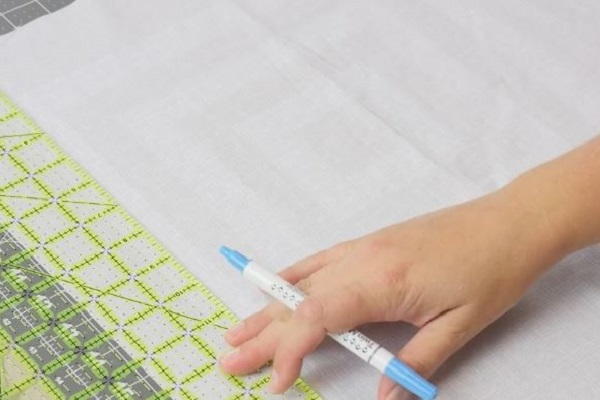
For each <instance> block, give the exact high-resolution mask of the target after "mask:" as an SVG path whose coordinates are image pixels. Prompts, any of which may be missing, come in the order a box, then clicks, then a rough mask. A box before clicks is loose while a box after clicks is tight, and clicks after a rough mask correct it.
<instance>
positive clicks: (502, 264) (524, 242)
mask: <svg viewBox="0 0 600 400" xmlns="http://www.w3.org/2000/svg"><path fill="white" fill-rule="evenodd" d="M516 199H517V197H516V196H512V194H511V193H510V191H507V190H506V191H499V192H496V193H494V194H491V195H488V196H485V197H483V198H480V199H478V200H475V201H472V202H469V203H465V204H462V205H459V206H455V207H452V208H449V209H445V210H441V211H438V212H435V213H432V214H428V215H425V216H422V217H419V218H415V219H412V220H409V221H407V222H404V223H400V224H397V225H393V226H390V227H388V228H385V229H382V230H380V231H377V232H374V233H372V234H369V235H366V236H364V237H362V238H359V239H355V240H351V241H348V242H344V243H341V244H339V245H336V246H334V247H332V248H331V249H328V250H325V251H322V252H319V253H317V254H315V255H313V256H311V257H308V258H307V259H305V260H303V261H300V262H299V263H297V264H295V265H293V266H291V267H289V268H288V269H286V270H284V271H283V272H282V273H281V276H282V277H283V278H284V279H286V280H288V281H290V282H292V283H295V284H297V285H298V286H299V287H300V288H301V289H302V290H303V291H304V292H306V293H307V295H308V296H307V298H306V300H305V301H304V302H303V303H302V304H301V305H300V306H299V308H298V309H297V310H296V311H295V312H291V311H289V310H288V309H286V308H285V306H283V305H281V304H280V303H272V304H270V305H269V306H267V307H265V308H264V309H263V310H262V311H259V312H258V313H256V314H254V315H252V316H251V317H249V318H247V319H246V320H245V321H243V322H242V323H240V325H238V326H237V327H235V328H233V329H232V330H230V331H229V332H228V333H227V335H226V339H227V341H228V342H229V343H230V344H231V345H232V346H234V347H236V350H235V351H234V352H233V353H230V354H228V355H226V356H225V357H224V358H222V359H221V365H222V368H223V369H224V370H225V371H226V372H229V373H233V374H245V373H249V372H252V371H254V370H256V369H258V368H259V367H260V366H262V365H263V364H265V363H266V362H268V361H269V360H271V359H273V377H272V382H271V383H270V389H271V390H272V391H274V392H276V393H279V392H282V391H284V390H286V389H287V388H288V387H289V386H290V385H292V384H293V382H294V381H295V380H296V378H297V377H298V375H299V373H300V368H301V364H302V359H303V357H304V356H306V355H307V354H308V353H310V352H312V351H313V350H314V349H315V348H316V347H317V346H318V345H319V343H320V342H321V341H322V340H323V339H324V338H325V336H326V334H327V332H340V331H344V330H348V329H352V328H354V327H356V326H359V325H362V324H365V323H369V322H376V321H406V322H408V323H411V324H413V325H415V326H417V327H419V328H420V329H419V331H418V332H417V334H416V335H415V336H414V337H413V338H412V339H411V340H410V341H409V342H408V343H407V344H406V346H404V348H403V349H402V350H401V351H400V352H399V354H398V356H399V357H400V358H401V359H402V360H403V361H405V362H406V363H407V364H409V365H410V366H412V367H413V368H414V369H415V370H416V371H417V372H419V373H421V374H422V375H424V376H430V375H431V374H433V372H434V371H435V370H436V369H437V368H438V367H439V366H440V365H441V363H443V362H444V361H445V360H446V359H447V358H448V357H449V356H450V355H451V354H453V353H454V352H455V351H456V350H457V349H459V348H460V347H461V346H462V345H463V344H465V343H466V342H467V341H468V340H469V339H471V338H472V337H473V336H474V335H476V334H477V333H478V332H480V331H481V330H482V329H483V328H485V327H486V326H487V325H488V324H490V323H491V322H493V321H494V320H495V319H497V318H498V317H499V316H501V315H502V314H503V313H504V312H505V311H506V310H507V309H509V308H510V307H511V306H512V305H514V304H515V303H516V302H517V301H518V300H519V299H520V297H521V296H522V295H523V293H524V291H525V290H526V289H527V287H529V285H530V284H531V283H532V282H534V280H535V279H536V278H537V277H538V276H539V274H540V273H542V272H543V271H544V269H545V268H546V267H547V266H548V265H551V264H552V263H553V262H554V261H556V260H557V259H558V258H560V257H561V256H562V255H563V254H562V252H561V251H560V246H554V245H553V244H554V243H557V242H556V241H554V240H552V238H550V237H544V236H545V235H544V234H540V232H545V231H547V230H546V229H544V228H545V225H544V224H546V223H547V221H546V220H545V219H543V218H540V216H539V215H538V214H536V213H528V212H525V211H524V210H523V212H520V210H522V208H521V207H519V204H518V201H517V200H516ZM349 311H351V312H349ZM392 390H394V391H395V392H394V394H390V392H392ZM399 391H400V389H399V388H398V389H397V388H395V387H394V385H393V383H392V382H391V381H389V380H387V379H386V378H384V379H383V380H382V383H381V385H380V389H379V398H380V399H384V398H386V396H388V395H389V396H391V398H394V397H393V396H394V395H396V394H397V395H398V396H400V393H399ZM397 392H398V393H397ZM398 396H396V397H397V398H398Z"/></svg>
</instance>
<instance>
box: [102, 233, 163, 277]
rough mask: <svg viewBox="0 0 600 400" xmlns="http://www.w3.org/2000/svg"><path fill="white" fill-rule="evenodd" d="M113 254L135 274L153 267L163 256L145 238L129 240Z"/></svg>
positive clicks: (139, 237)
mask: <svg viewBox="0 0 600 400" xmlns="http://www.w3.org/2000/svg"><path fill="white" fill-rule="evenodd" d="M112 253H113V254H114V255H115V256H116V257H117V258H118V259H119V260H120V261H121V262H122V263H123V265H124V266H126V268H127V269H128V270H129V271H130V272H133V273H138V272H139V271H140V270H142V269H143V268H145V267H149V266H151V265H152V264H153V263H154V262H156V261H157V260H158V259H159V257H160V256H161V254H160V252H159V251H158V250H157V249H156V248H155V247H154V246H153V245H152V243H150V242H149V241H148V239H147V238H145V237H144V236H138V237H135V238H132V239H129V240H127V241H126V242H124V243H122V244H121V245H119V246H117V247H115V248H114V249H113V250H112Z"/></svg>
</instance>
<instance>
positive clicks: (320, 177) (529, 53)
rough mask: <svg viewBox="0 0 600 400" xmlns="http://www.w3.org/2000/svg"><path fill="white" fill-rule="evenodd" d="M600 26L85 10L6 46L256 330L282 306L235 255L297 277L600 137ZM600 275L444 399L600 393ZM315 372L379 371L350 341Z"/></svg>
mask: <svg viewBox="0 0 600 400" xmlns="http://www.w3.org/2000/svg"><path fill="white" fill-rule="evenodd" d="M599 20H600V3H598V2H596V1H592V0H587V1H578V2H568V1H558V0H529V1H517V0H505V1H488V2H479V1H470V0H462V1H450V2H435V1H328V2H320V1H308V0H305V1H280V0H268V1H260V2H251V1H247V0H239V1H223V0H214V1H193V0H188V1H177V2H171V3H169V6H168V7H165V2H160V1H143V2H141V1H139V2H117V1H102V2H100V1H95V2H94V1H91V0H78V1H77V2H75V3H74V4H73V5H71V6H68V7H67V8H65V9H64V10H62V11H60V12H57V13H55V14H53V15H50V16H47V17H44V18H41V19H40V20H38V21H35V22H32V23H30V24H28V25H26V26H25V27H23V28H20V29H18V30H17V31H15V32H13V33H11V34H8V35H5V36H2V37H0V89H1V90H4V91H5V92H6V93H7V94H8V95H9V96H10V97H12V98H13V100H15V101H16V102H17V103H18V104H19V105H20V106H21V107H22V108H24V109H25V111H26V112H27V113H28V114H29V115H31V116H32V117H33V118H34V119H36V120H37V122H38V123H39V124H40V125H41V126H42V127H43V128H45V130H46V131H47V132H49V133H50V134H51V135H53V136H54V137H55V138H56V139H57V140H58V141H59V143H60V144H61V145H62V146H63V147H64V148H65V149H66V150H67V151H68V152H69V153H70V154H71V155H72V156H73V157H74V158H75V159H77V160H78V161H79V162H80V163H81V164H83V165H84V166H85V167H86V168H87V169H88V170H89V171H90V172H91V173H92V175H93V176H95V177H96V178H97V179H98V180H99V181H100V183H101V184H103V185H104V186H105V187H106V188H107V189H108V190H109V191H110V192H111V193H113V195H115V197H116V198H117V199H119V200H120V201H121V202H122V204H123V205H124V206H125V208H127V209H128V210H129V211H130V212H131V213H132V214H134V215H135V216H136V217H137V218H138V219H139V220H141V222H142V223H143V224H144V225H146V226H147V227H148V228H149V229H150V231H151V232H153V233H154V234H155V235H156V236H157V237H158V238H159V239H160V240H161V241H162V242H163V243H164V244H165V245H166V246H167V248H169V249H170V250H172V251H173V252H174V253H175V255H176V256H177V257H178V258H179V259H181V260H182V261H183V263H184V264H185V265H186V266H187V267H188V268H189V269H190V270H191V271H192V272H193V273H194V274H195V275H196V276H198V277H199V278H200V279H201V280H203V281H204V282H205V283H206V284H207V285H208V286H209V287H210V288H211V289H213V290H214V292H215V293H216V294H217V295H218V296H219V297H221V298H222V299H223V300H224V301H225V302H226V303H227V304H228V305H229V306H231V307H232V308H233V309H234V310H235V312H236V313H238V314H239V315H241V316H245V315H247V314H249V313H251V312H252V311H254V310H255V309H256V308H257V307H258V306H259V305H260V304H263V302H264V298H263V297H262V295H260V294H258V293H256V292H255V291H253V290H252V289H250V288H248V287H247V285H245V284H244V283H243V282H242V281H241V279H239V277H238V276H236V275H235V273H234V272H233V271H231V270H230V269H228V268H227V266H226V265H225V264H224V263H223V261H222V260H221V258H220V256H219V255H218V254H217V251H216V250H217V248H218V246H219V245H220V244H222V243H224V244H229V245H231V246H233V247H237V248H239V249H242V250H244V251H246V252H247V253H249V254H251V255H253V256H255V258H257V259H258V260H259V261H261V263H262V264H264V265H267V266H271V267H272V268H273V269H279V268H282V267H283V266H285V265H286V264H288V263H291V262H292V261H294V260H295V259H297V258H300V257H302V256H304V255H307V254H308V253H311V252H313V251H316V250H318V249H320V248H323V247H326V246H329V245H331V244H334V243H335V242H337V241H339V240H342V239H347V238H351V237H354V236H356V235H360V234H363V233H366V232H368V231H371V230H374V229H376V228H378V227H380V226H383V225H387V224H390V223H394V222H398V221H401V220H403V219H405V218H408V217H411V216H414V215H418V214H420V213H423V212H426V211H429V210H432V209H435V208H439V207H442V206H446V205H450V204H453V203H456V202H459V201H463V200H466V199H469V198H472V197H474V196H477V195H479V194H482V193H485V192H487V191H489V190H492V189H495V188H498V187H499V186H501V185H502V184H504V183H506V182H507V181H509V180H510V179H511V178H512V177H514V176H515V175H516V174H517V173H519V172H520V171H522V170H524V169H526V168H528V167H531V166H533V165H535V164H537V163H539V162H541V161H544V160H547V159H549V158H551V157H553V156H555V155H558V154H560V153H561V152H563V151H565V150H567V149H569V148H571V147H573V146H575V145H576V144H579V143H581V142H582V141H584V140H586V139H588V138H590V137H592V136H593V135H594V134H595V133H597V132H598V131H599V127H600V111H599V110H600V90H598V88H599V87H600V24H599V23H598V21H599ZM0 173H1V171H0ZM598 260H600V251H599V249H598V248H592V249H588V250H586V251H583V252H580V253H578V254H576V255H574V256H572V257H570V258H568V259H567V260H565V261H563V262H562V263H561V265H560V266H558V267H557V268H556V269H555V270H553V272H551V273H550V274H549V275H547V276H546V277H545V278H544V279H543V280H542V281H541V282H539V284H538V285H537V286H536V287H535V288H534V289H533V290H532V291H531V292H530V293H529V294H528V296H527V297H526V298H525V299H524V300H523V302H522V303H520V304H519V305H518V306H517V307H516V308H515V309H514V310H513V311H511V312H510V313H509V314H508V315H507V316H505V317H504V318H503V319H502V320H500V321H499V322H498V323H496V324H495V325H494V326H493V327H491V328H489V329H488V330H486V331H485V332H484V333H483V334H482V335H480V336H479V337H478V338H476V339H475V340H474V341H473V342H472V343H471V344H469V345H468V347H467V348H466V349H464V350H463V351H461V352H460V353H459V354H458V355H457V356H456V357H455V358H454V359H452V360H451V361H450V362H449V363H448V364H447V366H446V367H445V368H444V369H443V370H442V371H441V372H440V373H439V374H438V376H437V379H436V381H437V383H439V385H440V387H441V395H440V399H441V400H446V399H461V400H470V399H473V400H475V399H477V400H496V399H546V400H554V399H556V400H558V399H575V398H577V399H596V398H600V383H599V382H598V377H599V376H600V367H599V365H600V335H599V334H598V329H599V328H600V317H599V311H600V290H599V286H600V268H598V266H597V264H598ZM366 332H367V333H369V334H371V335H373V336H374V337H375V338H376V339H378V340H381V341H383V342H384V343H385V344H386V345H387V346H388V347H389V348H390V349H392V350H396V349H398V348H399V347H400V346H401V345H402V343H404V341H405V340H406V338H407V337H408V335H409V334H411V331H410V329H409V328H407V327H406V326H400V325H387V326H383V325H380V326H376V327H369V328H367V329H366ZM303 376H304V377H305V378H306V379H307V380H308V381H309V383H311V384H312V385H313V386H314V387H315V388H316V389H317V390H318V391H319V392H320V393H321V394H322V395H323V396H324V397H325V398H326V399H347V398H359V399H368V398H374V396H375V391H376V384H377V381H378V378H379V377H378V375H377V373H376V371H375V370H372V369H371V368H370V367H368V366H366V365H364V364H363V363H362V362H360V361H358V359H355V358H353V356H352V355H350V354H349V353H347V352H345V351H341V350H340V349H339V348H337V347H336V346H335V345H333V344H332V343H328V344H326V345H325V346H324V347H322V348H321V349H320V350H319V351H318V352H317V354H315V355H313V356H311V357H309V358H308V360H307V362H306V367H305V369H304V372H303Z"/></svg>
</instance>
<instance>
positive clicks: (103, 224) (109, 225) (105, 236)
mask: <svg viewBox="0 0 600 400" xmlns="http://www.w3.org/2000/svg"><path fill="white" fill-rule="evenodd" d="M87 227H88V228H89V229H90V230H91V231H92V232H93V233H94V236H95V237H96V238H97V239H98V240H99V241H100V242H102V243H103V244H104V245H106V246H108V247H111V246H112V245H114V244H115V243H117V242H119V241H120V240H122V239H124V238H127V237H128V236H130V235H131V234H132V233H133V232H134V231H135V228H134V227H133V226H131V224H129V223H128V222H127V220H126V219H125V217H124V216H123V215H122V214H121V213H119V212H116V211H112V212H107V213H106V214H104V215H102V217H101V218H96V219H94V220H93V221H91V222H90V223H88V224H87Z"/></svg>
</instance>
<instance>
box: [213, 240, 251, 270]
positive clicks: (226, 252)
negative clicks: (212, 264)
mask: <svg viewBox="0 0 600 400" xmlns="http://www.w3.org/2000/svg"><path fill="white" fill-rule="evenodd" d="M219 253H221V254H222V255H223V256H225V258H226V259H227V261H229V263H230V264H231V265H233V266H234V267H235V268H237V269H238V270H240V271H243V270H244V268H246V265H248V263H250V259H248V257H246V256H245V255H243V254H242V253H240V252H239V251H236V250H233V249H230V248H229V247H226V246H221V247H220V248H219Z"/></svg>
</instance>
